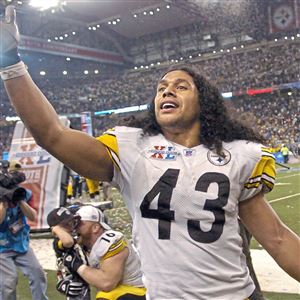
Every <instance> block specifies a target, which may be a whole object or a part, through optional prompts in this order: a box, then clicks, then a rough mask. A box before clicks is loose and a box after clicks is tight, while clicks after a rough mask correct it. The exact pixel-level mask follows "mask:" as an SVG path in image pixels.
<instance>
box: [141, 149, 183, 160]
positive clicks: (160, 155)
mask: <svg viewBox="0 0 300 300" xmlns="http://www.w3.org/2000/svg"><path fill="white" fill-rule="evenodd" d="M147 152H148V153H149V154H150V158H153V159H160V160H176V157H177V156H178V155H180V153H179V152H177V151H176V150H175V147H173V146H154V147H153V148H152V149H149V150H148V151H147Z"/></svg>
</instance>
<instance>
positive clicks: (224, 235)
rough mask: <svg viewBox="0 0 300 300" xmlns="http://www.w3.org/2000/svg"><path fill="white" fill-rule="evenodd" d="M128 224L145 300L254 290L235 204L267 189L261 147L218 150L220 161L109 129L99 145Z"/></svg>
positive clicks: (236, 298)
mask: <svg viewBox="0 0 300 300" xmlns="http://www.w3.org/2000/svg"><path fill="white" fill-rule="evenodd" d="M98 139H99V140H100V141H101V142H102V143H103V144H105V145H106V146H107V148H108V151H109V154H110V156H111V158H112V160H113V161H114V164H115V172H114V178H113V183H114V184H115V185H116V186H117V187H118V188H119V189H120V191H121V193H122V195H123V198H124V201H125V202H126V204H127V207H128V209H129V211H130V213H131V216H132V219H133V239H134V244H135V245H136V247H137V249H138V251H139V254H140V257H141V262H142V271H143V273H144V283H145V286H146V288H147V299H151V300H154V299H155V300H166V299H189V300H193V299H195V300H208V299H213V300H242V299H246V298H247V297H248V296H249V295H251V293H252V292H253V291H254V284H253V282H252V280H251V278H250V275H249V272H248V269H247V266H246V261H245V257H244V255H243V253H242V239H241V237H240V235H239V225H238V204H239V201H243V200H246V199H249V198H251V197H253V196H254V195H255V194H257V193H258V192H259V191H261V190H263V191H264V192H267V191H269V190H271V189H272V188H273V185H274V180H275V161H274V157H273V155H272V154H271V153H270V152H269V151H268V149H267V148H264V147H263V146H262V145H259V144H256V143H252V142H248V141H234V142H231V143H224V144H223V147H224V152H225V157H220V156H219V155H217V154H216V153H215V152H214V151H210V150H208V149H207V148H206V147H204V146H202V145H199V146H197V147H194V148H191V149H189V148H186V147H184V146H182V145H178V144H176V143H173V142H170V141H168V140H167V139H165V137H164V136H163V135H161V134H159V135H156V136H148V135H145V136H144V135H143V134H142V130H141V129H138V128H129V127H116V128H115V129H114V130H111V131H108V132H106V133H105V134H104V135H103V136H101V137H99V138H98Z"/></svg>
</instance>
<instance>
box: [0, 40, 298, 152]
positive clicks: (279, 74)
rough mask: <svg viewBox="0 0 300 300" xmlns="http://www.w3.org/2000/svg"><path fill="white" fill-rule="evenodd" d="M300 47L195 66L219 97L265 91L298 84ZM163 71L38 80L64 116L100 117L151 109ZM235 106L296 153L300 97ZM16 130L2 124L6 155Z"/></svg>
mask: <svg viewBox="0 0 300 300" xmlns="http://www.w3.org/2000/svg"><path fill="white" fill-rule="evenodd" d="M299 64H300V47H299V42H296V41H294V42H286V43H284V44H282V43H279V42H278V43H276V42H268V43H264V44H262V43H261V44H256V45H255V46H253V45H252V46H247V47H245V48H243V49H240V50H235V52H234V50H231V52H225V50H224V53H220V52H219V53H217V54H211V55H210V56H206V57H203V59H201V60H199V61H197V62H196V63H194V65H195V66H196V67H197V68H199V69H200V70H201V71H202V73H203V74H204V76H206V77H207V78H208V79H209V80H212V81H213V82H214V83H215V84H216V85H217V86H218V87H219V89H220V91H221V92H232V91H244V92H242V94H243V93H245V91H246V90H247V89H249V88H266V87H271V86H274V85H279V84H283V83H290V82H297V81H300V69H299ZM161 72H162V70H161V69H159V70H158V69H148V70H147V71H145V72H141V71H137V72H127V73H126V72H125V73H124V72H122V73H121V74H120V75H115V76H113V77H112V78H110V79H107V78H106V79H100V78H102V77H100V76H85V77H81V78H67V77H65V78H64V79H63V80H62V79H61V78H57V79H50V80H49V79H47V78H42V79H41V78H39V79H37V78H36V79H35V80H36V81H37V84H38V86H39V87H40V88H41V89H42V90H43V92H44V93H45V95H46V96H47V98H48V99H50V101H51V102H52V104H53V106H54V107H55V109H56V110H57V111H58V112H59V113H60V114H63V115H66V114H74V113H80V112H82V111H91V112H95V111H101V110H108V109H112V108H120V107H126V106H133V105H142V104H145V103H148V102H149V100H150V99H152V97H153V95H154V86H155V80H156V78H158V74H160V73H161ZM0 93H1V95H0V97H1V103H0V105H1V111H2V114H3V116H4V117H6V116H14V115H15V113H14V110H13V108H12V107H11V106H10V104H9V101H8V99H7V96H6V94H5V91H4V88H3V87H1V89H0ZM233 103H234V104H235V103H236V106H237V108H238V111H239V112H243V113H248V114H249V113H252V114H253V115H254V116H256V117H257V123H258V125H259V126H260V129H261V131H262V133H263V134H264V135H265V136H266V137H267V139H268V140H269V141H270V145H271V146H276V145H277V144H279V143H287V144H288V145H289V146H290V148H291V149H295V153H298V147H297V145H298V144H299V143H300V136H299V132H298V130H297V128H299V93H297V92H296V90H295V91H292V92H291V95H288V94H287V93H273V94H271V95H270V94H263V95H260V96H255V97H249V96H241V97H239V98H238V99H237V100H235V101H233ZM117 119H118V116H115V117H112V116H111V117H110V118H107V117H105V118H104V117H99V118H95V119H94V128H95V129H94V131H95V132H94V134H95V135H99V134H101V132H103V131H104V130H105V129H106V128H109V127H111V126H113V125H114V124H115V123H116V121H117ZM72 126H73V127H75V128H79V126H80V124H79V120H78V119H77V120H76V119H74V118H73V119H72ZM13 127H14V125H13V124H11V123H10V124H8V123H6V122H4V121H2V124H1V144H0V147H1V148H0V151H1V152H3V151H8V149H9V145H10V141H11V137H12V131H13Z"/></svg>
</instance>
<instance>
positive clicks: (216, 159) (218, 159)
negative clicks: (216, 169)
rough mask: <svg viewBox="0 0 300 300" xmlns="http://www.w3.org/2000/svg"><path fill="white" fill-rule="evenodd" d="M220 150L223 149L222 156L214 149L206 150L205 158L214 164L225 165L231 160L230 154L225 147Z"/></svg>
mask: <svg viewBox="0 0 300 300" xmlns="http://www.w3.org/2000/svg"><path fill="white" fill-rule="evenodd" d="M222 151H223V154H224V157H223V156H221V155H219V154H217V153H216V152H214V151H211V150H209V151H208V152H207V159H208V160H209V162H210V163H212V164H213V165H215V166H225V165H227V164H228V163H229V162H230V160H231V154H230V152H229V151H228V150H226V149H223V150H222Z"/></svg>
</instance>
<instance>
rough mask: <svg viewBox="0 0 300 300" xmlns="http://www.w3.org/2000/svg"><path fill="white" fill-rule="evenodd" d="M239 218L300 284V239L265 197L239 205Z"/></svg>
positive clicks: (261, 196)
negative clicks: (283, 221)
mask: <svg viewBox="0 0 300 300" xmlns="http://www.w3.org/2000/svg"><path fill="white" fill-rule="evenodd" d="M239 214H240V217H241V219H242V221H243V223H244V224H245V226H246V227H247V228H248V230H249V231H250V232H251V233H252V234H253V236H254V237H255V239H256V240H257V241H258V242H259V243H260V244H261V245H262V246H263V247H264V249H266V250H267V251H268V253H269V254H270V255H271V256H272V257H273V258H274V260H275V261H276V262H277V263H278V265H279V266H280V267H281V268H282V269H283V270H284V271H285V272H287V273H288V274H289V275H290V276H291V277H293V278H295V279H296V280H298V281H300V259H299V253H300V239H299V237H298V236H297V235H296V234H295V233H294V232H292V231H291V230H290V229H289V228H288V227H287V226H286V225H285V224H283V223H282V221H281V220H280V219H279V217H278V216H277V214H276V213H275V211H274V210H273V209H272V207H271V206H270V204H269V203H267V201H266V200H265V199H264V196H263V194H261V193H260V194H258V195H256V196H254V197H253V198H252V199H249V200H247V201H244V202H242V203H240V206H239Z"/></svg>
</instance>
